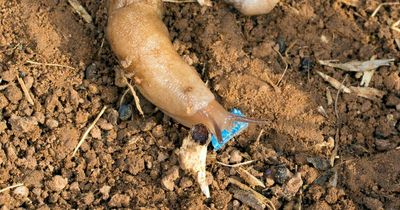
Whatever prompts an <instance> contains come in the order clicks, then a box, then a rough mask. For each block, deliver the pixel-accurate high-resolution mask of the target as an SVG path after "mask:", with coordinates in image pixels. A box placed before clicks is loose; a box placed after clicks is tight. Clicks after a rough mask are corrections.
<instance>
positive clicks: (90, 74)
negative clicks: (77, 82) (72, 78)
mask: <svg viewBox="0 0 400 210" xmlns="http://www.w3.org/2000/svg"><path fill="white" fill-rule="evenodd" d="M96 75H97V66H96V63H92V64H90V65H89V66H88V67H86V70H85V79H88V80H92V79H94V78H95V77H96Z"/></svg>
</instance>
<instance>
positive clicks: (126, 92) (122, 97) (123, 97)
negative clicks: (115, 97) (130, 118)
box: [119, 88, 129, 107]
mask: <svg viewBox="0 0 400 210" xmlns="http://www.w3.org/2000/svg"><path fill="white" fill-rule="evenodd" d="M128 92H129V88H128V89H126V90H125V92H124V94H122V96H121V99H120V100H119V107H121V105H122V103H123V102H124V100H125V96H126V94H128Z"/></svg>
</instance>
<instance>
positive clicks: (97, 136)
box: [90, 125, 101, 139]
mask: <svg viewBox="0 0 400 210" xmlns="http://www.w3.org/2000/svg"><path fill="white" fill-rule="evenodd" d="M90 135H91V136H92V137H93V138H95V139H101V130H100V128H99V127H98V126H97V125H95V126H94V127H93V129H92V130H91V131H90Z"/></svg>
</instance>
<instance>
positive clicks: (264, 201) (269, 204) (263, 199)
mask: <svg viewBox="0 0 400 210" xmlns="http://www.w3.org/2000/svg"><path fill="white" fill-rule="evenodd" d="M229 183H231V184H234V185H236V186H238V187H239V188H240V189H242V190H245V191H248V192H250V193H253V195H254V197H255V198H256V199H257V200H258V202H260V203H262V204H264V205H266V206H267V207H268V208H269V209H272V210H275V206H274V204H273V203H272V202H271V200H269V199H268V198H266V197H265V196H263V195H261V194H260V193H258V192H257V191H255V190H253V189H251V187H249V186H247V185H245V184H243V183H241V182H240V181H238V180H236V179H234V178H229Z"/></svg>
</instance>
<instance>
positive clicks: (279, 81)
mask: <svg viewBox="0 0 400 210" xmlns="http://www.w3.org/2000/svg"><path fill="white" fill-rule="evenodd" d="M272 49H273V48H272ZM273 50H274V51H275V52H276V53H277V54H278V55H279V57H280V58H281V60H282V61H283V63H285V70H283V73H282V75H281V78H279V80H278V82H277V83H276V86H279V84H280V83H281V81H282V80H283V77H284V76H285V74H286V71H287V70H288V68H289V64H288V63H287V62H286V59H285V58H284V57H283V56H282V54H281V53H280V52H279V51H277V50H275V49H273Z"/></svg>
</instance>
